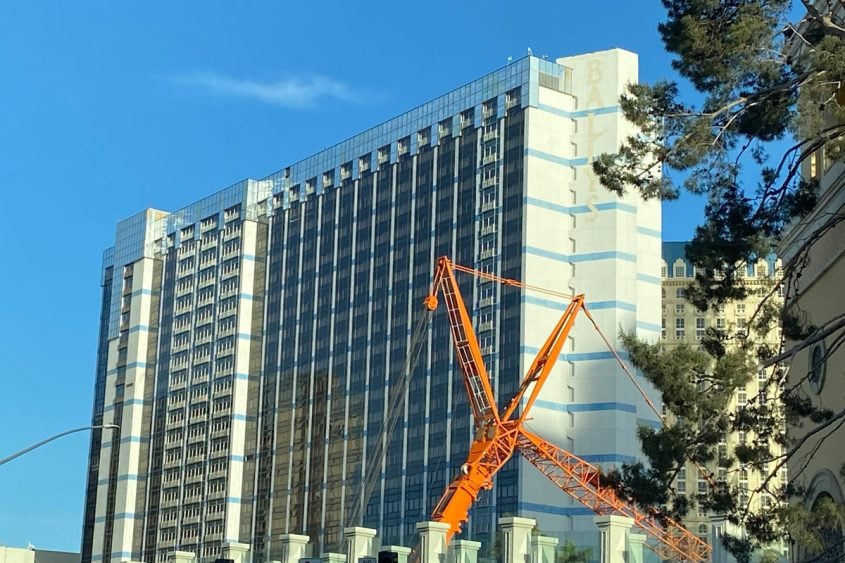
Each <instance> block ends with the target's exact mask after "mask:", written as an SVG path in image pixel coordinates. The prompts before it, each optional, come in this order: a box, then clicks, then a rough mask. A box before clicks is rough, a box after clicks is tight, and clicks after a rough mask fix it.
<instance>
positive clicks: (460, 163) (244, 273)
mask: <svg viewBox="0 0 845 563" xmlns="http://www.w3.org/2000/svg"><path fill="white" fill-rule="evenodd" d="M636 78H637V58H636V55H634V54H632V53H628V52H625V51H621V50H616V49H615V50H610V51H603V52H597V53H590V54H586V55H580V56H575V57H567V58H562V59H558V60H557V61H556V62H552V61H547V60H542V59H538V58H535V57H526V58H523V59H521V60H518V61H515V62H513V63H511V64H509V65H508V66H505V67H504V68H501V69H499V70H497V71H495V72H493V73H491V74H488V75H486V76H484V77H482V78H480V79H478V80H475V81H473V82H470V83H468V84H466V85H464V86H461V87H460V88H458V89H456V90H453V91H452V92H449V93H447V94H445V95H443V96H441V97H439V98H437V99H435V100H432V101H430V102H428V103H425V104H423V105H421V106H419V107H417V108H415V109H413V110H411V111H409V112H407V113H405V114H402V115H400V116H398V117H396V118H394V119H391V120H389V121H387V122H385V123H382V124H380V125H377V126H376V127H373V128H372V129H370V130H368V131H365V132H364V133H361V134H360V135H357V136H355V137H352V138H350V139H348V140H346V141H343V142H341V143H340V144H338V145H336V146H334V147H332V148H329V149H326V150H324V151H322V152H320V153H318V154H315V155H314V156H311V157H309V158H306V159H305V160H302V161H300V162H298V163H296V164H292V165H290V166H288V167H286V168H284V169H283V170H280V171H279V172H276V173H274V174H272V175H270V176H267V177H266V178H263V179H261V180H253V179H248V180H245V181H243V182H241V183H239V184H236V185H234V186H232V187H229V188H227V189H224V190H222V191H220V192H218V193H216V194H213V195H211V196H209V197H208V198H205V199H202V200H200V201H198V202H196V203H193V204H191V205H189V206H187V207H185V208H184V209H182V210H179V211H175V212H172V213H168V212H164V211H158V210H152V209H148V210H146V211H143V212H141V213H139V214H137V215H135V216H133V217H131V218H129V219H127V220H125V221H122V222H120V223H119V224H118V225H117V232H116V238H115V243H114V246H113V247H112V248H110V249H108V250H107V251H106V253H105V258H104V264H103V278H102V280H103V298H102V323H101V332H100V345H99V346H100V348H99V350H100V351H99V361H98V364H97V374H96V392H95V398H94V411H93V423H94V424H103V423H104V424H109V423H114V424H118V425H120V428H121V430H120V432H119V435H118V436H115V437H114V438H112V435H111V432H110V431H104V432H103V433H99V432H98V433H95V435H94V436H93V439H92V444H91V460H90V468H89V475H88V485H87V498H86V510H85V521H84V539H83V561H86V562H87V561H122V560H146V561H149V562H153V561H162V560H164V559H165V558H166V556H167V554H168V553H169V552H172V551H174V550H177V549H178V550H181V551H193V552H195V553H197V555H198V557H199V558H200V559H202V560H208V559H213V558H215V557H217V556H218V555H219V553H220V548H221V544H222V543H224V542H227V541H239V542H242V543H246V544H249V545H250V549H251V554H252V558H253V559H254V560H256V561H266V560H271V559H278V553H277V550H278V538H279V535H280V534H284V533H298V534H307V535H310V536H311V538H312V541H314V542H315V543H316V544H318V546H319V548H320V549H322V550H323V551H329V550H335V549H336V546H337V544H338V542H339V538H340V534H341V531H342V529H343V528H344V527H346V526H349V525H361V524H363V525H365V526H369V527H373V528H377V529H378V530H379V534H380V536H381V538H382V541H385V542H390V543H393V544H405V545H409V544H411V543H412V542H413V541H414V538H413V535H414V524H415V523H416V522H418V521H422V520H426V519H427V516H428V514H429V513H430V511H431V509H432V507H433V506H434V504H435V503H436V501H437V500H438V498H439V497H440V496H441V494H442V493H443V490H444V488H445V486H446V484H447V483H448V482H449V481H450V480H451V479H452V477H453V476H454V475H455V474H456V472H457V471H459V469H460V466H461V464H462V463H463V462H464V460H465V457H466V454H467V451H468V448H469V445H470V440H471V438H472V436H471V432H472V421H471V420H470V414H469V408H468V406H467V401H466V398H465V396H464V387H463V384H462V383H461V381H460V375H459V373H458V368H457V366H456V365H455V363H454V359H453V346H452V343H451V341H450V335H449V327H448V322H447V320H446V318H445V316H444V313H443V312H439V313H437V314H436V315H435V316H434V318H433V319H432V320H431V323H430V325H429V326H428V328H427V330H426V331H425V333H424V338H425V342H424V345H423V347H422V352H421V353H420V355H419V358H418V359H417V361H416V362H415V363H414V370H413V376H412V379H411V381H410V384H409V388H408V395H409V400H406V401H404V404H403V405H402V406H401V408H402V412H401V413H400V419H399V424H398V425H397V429H396V431H395V432H394V433H393V434H392V438H391V440H390V442H389V443H388V444H385V445H384V446H385V447H384V448H379V447H378V444H377V442H378V440H380V439H383V436H384V433H383V432H382V423H383V421H384V420H385V416H386V414H387V413H388V412H389V411H390V410H391V409H392V408H397V406H396V405H395V404H394V403H393V402H392V401H390V400H387V399H389V397H390V391H391V389H392V388H393V386H394V385H395V383H396V381H397V380H398V379H399V375H400V374H401V372H402V371H403V364H404V362H405V359H406V355H407V351H408V348H409V342H410V340H411V333H412V329H413V328H414V326H415V325H416V322H417V319H418V318H419V315H420V314H421V310H422V305H421V303H422V300H423V298H424V297H425V295H426V294H427V292H428V291H429V287H430V284H431V278H432V273H433V267H434V263H435V260H436V258H437V257H438V256H440V255H449V256H450V257H452V258H453V259H454V260H455V261H456V262H458V263H461V264H466V265H473V266H475V267H476V268H479V269H482V270H486V271H489V272H493V273H495V274H498V275H500V276H504V277H508V278H515V279H519V280H522V281H524V282H526V283H529V284H533V285H537V286H544V287H548V288H553V289H557V290H561V291H565V292H566V291H569V292H584V293H586V295H587V304H588V306H589V307H590V308H591V309H592V311H593V314H594V316H595V317H596V319H597V320H598V322H599V323H600V325H601V326H603V327H604V329H605V332H606V333H607V334H610V335H613V334H616V333H617V332H618V331H619V329H620V328H623V329H626V330H636V331H637V332H639V333H640V334H641V335H644V336H645V337H648V338H655V339H656V338H658V337H659V336H660V321H661V312H660V208H659V205H658V204H657V203H654V202H643V201H641V200H639V199H637V198H636V197H633V196H630V197H622V198H620V197H616V196H615V195H613V194H611V193H609V192H607V191H605V190H604V189H603V188H602V187H601V186H600V185H599V183H598V182H597V180H596V178H595V176H594V175H593V174H592V171H591V167H590V160H591V157H592V156H594V155H597V154H600V153H602V152H611V151H614V150H615V149H616V147H617V146H618V143H619V142H620V140H621V139H622V138H624V137H625V136H627V135H629V134H631V133H632V129H631V126H630V125H629V124H628V123H626V122H625V121H624V120H623V117H622V115H621V113H620V111H619V107H618V103H617V99H618V97H619V95H620V93H621V92H623V90H624V88H625V86H626V84H628V83H631V82H633V81H636ZM462 291H463V293H464V295H465V297H466V299H467V301H468V303H469V305H470V306H471V308H472V311H473V318H474V322H475V326H476V330H477V332H478V335H479V340H480V344H481V346H482V348H483V352H484V354H485V360H486V362H487V366H488V369H489V371H490V373H491V377H492V379H493V382H494V386H495V388H496V393H497V395H498V396H499V397H501V398H502V401H505V400H507V398H508V397H509V396H510V395H511V394H512V393H513V392H514V391H515V389H516V386H517V383H518V381H519V379H520V377H521V375H522V373H523V370H524V369H525V368H527V366H528V365H529V364H530V362H531V360H532V359H533V355H534V353H535V352H536V351H537V349H538V347H539V346H540V345H541V344H542V342H543V340H544V339H545V337H546V334H547V332H548V331H550V330H551V328H552V326H553V324H554V322H555V321H556V320H557V318H558V316H559V315H560V313H561V311H562V310H563V308H564V305H565V303H562V302H559V301H556V300H554V299H551V298H549V297H544V296H543V295H536V294H532V293H531V292H529V291H520V290H519V289H516V288H508V287H502V286H500V285H497V284H494V283H493V282H489V281H484V280H481V279H473V278H466V279H462ZM585 320H586V319H581V322H576V328H575V329H574V331H573V332H572V335H571V338H570V340H569V342H568V343H567V347H566V350H565V352H564V354H563V356H562V358H561V359H560V362H559V363H558V366H557V367H556V373H555V374H553V376H552V379H551V380H550V381H549V384H547V385H546V388H545V391H544V393H543V394H542V395H541V397H540V400H538V401H537V403H536V404H535V407H534V414H533V418H532V420H531V421H530V423H529V424H530V426H531V428H532V429H534V430H535V431H537V432H538V433H539V434H541V435H542V436H544V437H545V438H546V439H549V440H552V441H554V442H556V443H558V444H559V445H560V446H562V447H564V448H566V449H568V450H571V451H572V452H574V453H576V454H578V455H580V456H582V457H583V458H585V459H587V460H589V461H593V462H596V463H599V464H613V463H617V462H622V461H626V460H631V459H633V458H635V457H636V456H637V455H638V444H637V440H636V438H635V434H634V429H635V427H636V425H637V424H638V423H639V424H656V422H655V420H656V417H655V416H654V415H653V414H652V413H650V412H649V410H648V408H647V407H646V406H645V404H644V401H643V400H642V399H641V397H640V396H639V395H638V394H637V392H636V391H635V390H634V388H633V386H632V385H631V383H630V382H629V381H627V380H626V379H624V377H623V376H622V375H621V371H620V369H619V368H618V366H617V364H616V363H615V361H614V360H613V358H612V357H611V354H610V353H609V352H608V351H607V350H606V349H605V348H604V346H603V344H602V343H601V341H600V339H599V337H598V336H597V335H596V334H595V332H594V331H593V329H592V327H590V326H589V323H586V322H583V321H585ZM374 452H383V455H375V453H374ZM372 464H378V465H379V466H380V470H379V471H377V472H375V477H376V481H375V483H374V486H373V488H372V494H371V495H370V496H369V498H368V499H367V502H366V503H364V507H363V510H361V511H360V512H361V519H359V520H358V521H350V514H351V513H352V512H353V507H354V506H355V504H356V503H357V502H359V498H360V495H361V490H362V486H361V483H362V479H363V477H364V475H366V474H367V468H368V467H369V466H371V465H372ZM505 514H512V515H514V514H515V515H522V516H528V517H534V518H537V519H538V520H539V523H540V527H541V528H542V529H543V531H544V532H545V533H547V534H559V535H562V536H565V537H566V538H568V539H571V540H572V541H573V542H575V543H576V544H579V543H590V542H591V540H590V538H591V537H593V536H594V535H595V527H594V525H593V520H592V515H591V514H590V513H589V511H588V510H586V509H585V508H583V507H581V506H580V505H578V504H577V503H573V502H572V501H571V500H569V499H568V498H567V496H566V495H565V494H564V493H562V492H561V491H560V490H558V489H557V488H555V487H554V486H553V485H552V484H551V483H548V482H546V478H545V477H544V476H542V475H541V474H539V473H538V472H537V471H536V470H535V469H534V468H533V467H531V466H529V465H527V464H526V462H525V461H523V460H520V459H516V460H513V461H512V462H510V463H509V464H508V465H507V466H506V467H505V468H504V469H503V470H502V471H501V472H500V473H499V475H498V477H497V480H496V486H495V488H494V489H493V490H492V491H490V492H489V493H485V494H483V495H482V496H481V498H479V499H478V502H477V504H476V506H475V508H474V509H473V511H472V513H471V520H470V522H469V523H468V524H467V526H466V527H465V529H464V532H463V537H465V538H467V537H468V538H471V539H479V540H488V539H490V535H491V533H492V531H493V530H494V524H495V521H496V518H497V517H498V516H501V515H505Z"/></svg>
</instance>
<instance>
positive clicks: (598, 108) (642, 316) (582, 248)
mask: <svg viewBox="0 0 845 563" xmlns="http://www.w3.org/2000/svg"><path fill="white" fill-rule="evenodd" d="M557 63H558V64H562V65H565V66H567V67H570V68H572V79H573V94H574V95H573V96H570V95H566V94H562V93H560V92H556V91H553V90H550V89H546V88H540V92H539V107H538V108H529V109H528V110H527V111H528V117H527V119H528V124H527V128H526V131H527V133H526V151H525V152H526V165H525V170H526V171H525V174H526V178H525V183H526V201H525V248H524V268H525V273H524V281H525V282H526V283H528V284H532V285H539V286H543V287H548V288H552V289H556V290H561V291H567V292H570V293H584V294H585V295H586V302H587V307H588V309H589V310H590V311H591V312H592V314H593V317H594V318H595V319H596V321H597V322H598V324H599V326H600V327H601V328H602V331H603V332H604V334H605V335H606V336H607V337H608V338H609V339H610V340H611V341H612V342H614V344H615V346H616V347H617V348H621V346H620V345H619V342H618V333H619V330H620V328H621V329H624V330H627V331H631V330H635V329H637V330H638V331H639V332H640V333H641V334H642V333H647V334H648V335H651V336H652V337H655V338H656V337H658V336H659V332H657V331H659V329H660V325H659V323H660V238H659V237H660V208H659V205H658V204H656V203H644V202H642V201H641V200H640V199H639V198H638V197H637V196H634V195H626V196H624V197H617V196H616V195H615V194H612V193H611V192H609V191H607V190H605V189H604V188H603V187H602V186H601V185H600V184H599V182H598V179H597V178H596V176H595V174H593V172H592V167H591V162H592V159H593V157H595V156H597V155H599V154H601V153H605V152H614V151H615V150H616V149H617V148H618V146H619V144H620V143H621V141H622V140H623V139H624V138H625V137H626V136H627V135H629V134H630V133H631V132H632V126H631V125H630V124H629V123H627V122H625V120H624V118H623V116H622V114H621V112H620V111H619V107H618V101H617V100H618V98H619V95H620V94H621V93H622V92H623V91H624V89H625V88H626V86H627V84H629V83H632V82H635V81H636V79H637V56H636V55H635V54H633V53H629V52H626V51H622V50H620V49H613V50H609V51H602V52H598V53H590V54H587V55H581V56H577V57H568V58H564V59H559V60H558V61H557ZM561 301H562V300H558V301H557V302H555V301H554V300H553V299H549V298H546V297H543V296H536V295H531V293H530V292H527V293H526V297H525V298H524V309H523V311H524V318H523V331H524V334H523V341H524V343H525V344H524V349H523V357H522V363H523V369H525V368H527V366H528V365H529V364H530V363H531V361H532V360H533V358H534V355H535V353H536V352H537V349H538V348H539V347H540V346H541V345H542V343H543V342H544V340H545V338H546V337H547V335H548V331H549V330H551V328H552V326H553V324H554V322H555V321H556V320H557V318H559V316H560V314H561V312H562V310H563V308H564V307H565V305H566V303H564V302H561ZM530 416H531V420H530V421H529V423H528V424H529V427H530V428H531V429H532V430H534V431H536V432H537V433H538V434H540V435H542V436H543V437H544V438H546V439H549V440H551V441H553V442H555V443H556V444H558V445H559V446H561V447H563V448H565V449H567V450H570V451H572V452H573V453H575V454H576V455H579V456H581V457H583V458H584V459H586V460H587V461H590V462H591V463H597V464H600V465H604V466H607V465H608V464H619V463H621V462H624V461H630V460H633V459H635V458H636V457H637V456H638V455H639V443H638V442H637V440H636V436H635V428H636V426H637V424H638V421H643V420H648V421H652V423H654V421H655V420H656V418H657V417H656V415H655V414H654V413H652V412H651V411H650V410H648V408H647V407H646V406H645V402H644V400H643V399H642V398H641V397H640V396H639V394H638V392H637V391H636V389H635V387H634V386H633V384H632V383H631V382H630V381H629V380H628V379H627V377H626V376H625V374H624V373H623V372H622V370H621V369H620V368H619V366H618V364H617V363H616V361H615V360H614V359H613V357H612V356H611V355H610V352H609V351H608V350H607V348H606V346H605V345H604V343H603V342H602V341H601V339H600V337H599V335H598V334H597V333H596V332H595V330H594V329H593V327H592V325H591V323H590V322H589V320H588V319H587V318H586V317H585V316H584V315H583V314H579V316H578V318H577V320H576V322H575V326H574V328H573V330H572V332H571V334H570V340H569V342H568V343H567V345H566V346H565V348H564V353H563V355H562V357H561V358H560V360H559V362H558V366H557V367H556V368H555V371H554V372H553V374H552V376H551V378H550V379H549V380H548V382H547V384H546V386H545V387H544V390H543V392H542V393H541V395H540V397H539V400H538V401H537V403H536V404H535V407H534V409H533V411H532V414H531V415H530ZM522 463H523V465H524V469H523V470H522V471H521V473H520V480H521V483H520V490H521V491H522V501H521V505H520V515H521V516H526V517H532V518H537V519H538V521H539V523H540V524H539V525H540V528H541V529H542V530H543V531H544V532H546V533H561V532H567V531H575V532H578V531H584V532H589V533H591V534H592V533H596V528H595V524H594V522H593V515H592V513H591V512H590V511H589V510H588V509H586V508H585V507H582V506H581V505H580V504H573V501H572V500H571V499H570V498H568V496H567V495H565V494H564V493H562V492H561V491H560V490H559V489H557V487H556V486H554V485H552V484H551V483H549V482H547V479H546V478H545V477H544V476H542V475H541V474H540V473H539V472H537V471H536V470H535V469H534V468H533V467H531V466H529V465H528V464H527V463H526V462H522ZM576 541H577V539H576Z"/></svg>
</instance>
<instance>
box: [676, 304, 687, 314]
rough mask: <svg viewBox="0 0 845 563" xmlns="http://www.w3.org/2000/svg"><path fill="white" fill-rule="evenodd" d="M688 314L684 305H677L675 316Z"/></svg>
mask: <svg viewBox="0 0 845 563" xmlns="http://www.w3.org/2000/svg"><path fill="white" fill-rule="evenodd" d="M684 313H686V306H684V304H683V303H675V314H676V315H683V314H684Z"/></svg>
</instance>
